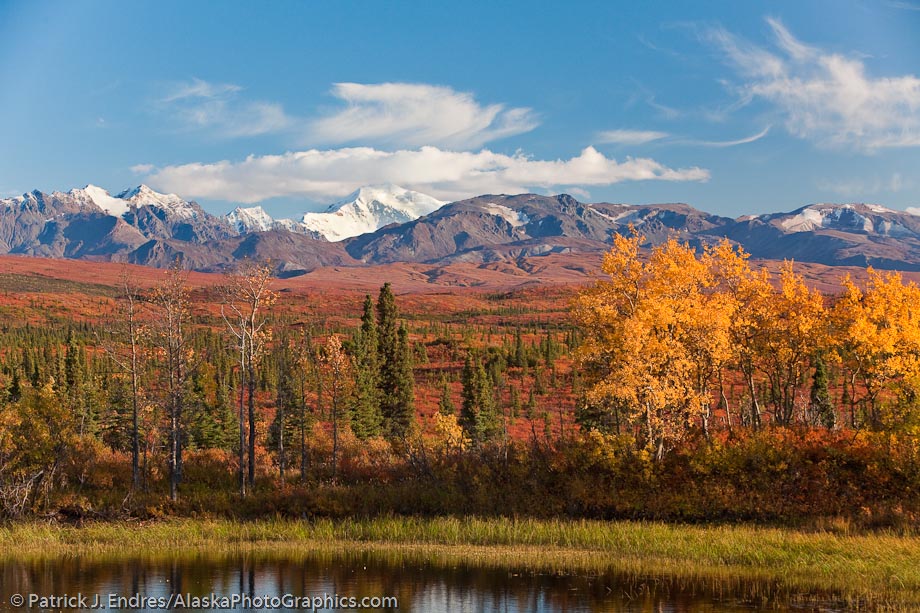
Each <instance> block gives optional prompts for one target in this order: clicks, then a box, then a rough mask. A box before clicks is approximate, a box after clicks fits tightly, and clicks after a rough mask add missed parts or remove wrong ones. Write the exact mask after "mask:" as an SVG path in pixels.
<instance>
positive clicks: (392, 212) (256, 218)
mask: <svg viewBox="0 0 920 613" xmlns="http://www.w3.org/2000/svg"><path fill="white" fill-rule="evenodd" d="M443 205H444V203H443V202H442V201H440V200H436V199H435V198H432V197H431V196H427V195H425V194H422V193H419V192H413V191H411V190H408V189H405V188H402V187H399V186H398V185H378V186H371V187H362V188H361V189H359V190H358V191H356V192H354V193H352V194H351V195H350V196H348V197H347V198H345V199H344V200H341V201H339V202H336V203H335V204H331V205H329V207H327V208H326V210H325V211H324V212H322V213H305V214H304V216H303V217H302V218H301V220H300V221H294V220H292V219H272V217H271V216H270V215H269V214H268V213H266V212H265V210H264V209H263V208H262V207H261V206H254V207H248V208H244V207H237V208H235V209H234V210H233V211H231V212H230V213H228V214H227V215H226V219H227V221H228V222H229V223H230V224H231V225H232V226H233V227H234V228H235V229H236V231H237V232H238V233H240V234H248V233H250V232H266V231H268V230H287V231H288V232H294V233H296V234H305V235H307V236H312V237H313V238H323V239H326V240H328V241H340V240H343V239H346V238H351V237H353V236H358V235H360V234H365V233H367V232H374V231H375V230H378V229H380V228H382V227H384V226H388V225H390V224H394V223H396V224H399V223H405V222H407V221H412V220H413V219H418V218H419V217H421V216H423V215H427V214H428V213H431V212H433V211H435V210H437V209H438V208H440V207H441V206H443Z"/></svg>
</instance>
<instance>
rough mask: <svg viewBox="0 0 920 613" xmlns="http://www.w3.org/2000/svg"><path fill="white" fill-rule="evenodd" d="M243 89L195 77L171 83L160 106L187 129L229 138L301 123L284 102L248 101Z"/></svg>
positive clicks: (259, 133) (255, 134)
mask: <svg viewBox="0 0 920 613" xmlns="http://www.w3.org/2000/svg"><path fill="white" fill-rule="evenodd" d="M242 91H243V88H242V87H240V86H239V85H235V84H233V83H211V82H208V81H204V80H202V79H192V80H190V81H183V82H179V83H173V84H171V86H169V87H168V88H167V91H166V92H165V93H164V94H163V95H162V96H161V97H160V98H159V99H158V100H157V103H156V107H157V108H158V109H159V110H161V111H164V112H167V113H168V114H169V115H170V117H171V118H172V119H174V120H175V121H178V122H179V124H180V125H181V127H182V128H183V129H204V130H208V131H210V132H211V133H213V134H216V135H217V136H221V137H226V138H235V137H246V136H258V135H261V134H270V133H278V132H282V131H285V130H289V129H291V128H292V127H293V126H294V125H296V124H297V123H298V120H297V119H295V118H293V117H290V116H289V115H288V114H287V113H285V111H284V108H283V107H282V106H281V105H280V104H277V103H274V102H266V101H261V100H255V101H252V100H246V99H244V98H243V97H242V96H241V92H242Z"/></svg>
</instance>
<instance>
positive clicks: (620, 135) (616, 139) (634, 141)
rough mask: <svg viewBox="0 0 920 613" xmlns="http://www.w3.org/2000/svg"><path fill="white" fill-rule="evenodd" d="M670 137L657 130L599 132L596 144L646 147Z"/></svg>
mask: <svg viewBox="0 0 920 613" xmlns="http://www.w3.org/2000/svg"><path fill="white" fill-rule="evenodd" d="M668 136H670V135H669V134H668V133H667V132H659V131H657V130H605V131H603V132H598V133H597V136H596V137H595V142H598V143H602V144H616V145H644V144H645V143H650V142H652V141H656V140H661V139H662V138H667V137H668Z"/></svg>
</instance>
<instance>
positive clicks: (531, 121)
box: [309, 83, 538, 149]
mask: <svg viewBox="0 0 920 613" xmlns="http://www.w3.org/2000/svg"><path fill="white" fill-rule="evenodd" d="M332 94H333V95H334V96H335V97H336V98H339V99H340V100H342V101H343V102H345V103H346V107H345V108H344V109H342V110H340V111H338V112H336V113H334V114H332V115H329V116H328V117H323V118H320V119H316V120H314V121H313V122H311V124H310V127H309V138H310V140H311V141H312V142H320V143H336V144H337V143H354V142H359V141H360V142H363V143H386V144H392V145H397V146H403V147H419V146H424V145H435V146H439V147H447V148H461V149H464V148H474V147H479V146H481V145H483V144H485V143H487V142H490V141H494V140H497V139H500V138H504V137H506V136H513V135H515V134H521V133H524V132H529V131H530V130H533V129H534V128H535V127H536V126H537V124H538V121H537V116H536V114H535V113H534V112H533V110H531V109H529V108H506V107H505V105H503V104H490V105H487V106H482V105H480V104H479V103H478V102H477V101H476V100H475V98H474V97H473V95H472V94H470V93H466V92H458V91H455V90H453V89H451V88H450V87H443V86H436V85H425V84H413V83H378V84H361V83H337V84H335V86H334V87H333V89H332Z"/></svg>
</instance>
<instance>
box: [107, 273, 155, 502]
mask: <svg viewBox="0 0 920 613" xmlns="http://www.w3.org/2000/svg"><path fill="white" fill-rule="evenodd" d="M120 285H121V290H122V294H121V295H120V296H119V297H118V299H117V302H116V313H115V317H116V321H117V324H116V326H115V327H114V329H112V330H111V331H112V332H114V336H116V337H117V342H116V344H115V345H111V346H110V345H109V344H106V343H103V345H102V346H103V347H104V348H105V350H106V354H108V356H109V359H110V360H112V362H113V363H114V364H115V366H117V367H118V369H119V370H121V371H122V372H123V373H125V374H126V375H127V376H128V377H129V379H130V383H131V487H132V489H135V490H136V489H138V487H139V486H140V427H139V423H138V421H139V411H140V406H139V405H140V393H141V390H140V370H141V361H142V359H143V354H144V352H143V343H142V341H143V338H144V335H145V334H146V327H145V326H144V325H143V323H142V322H141V320H140V317H139V316H140V311H141V299H140V296H139V294H140V290H139V289H138V287H137V286H136V285H135V284H134V283H133V282H132V280H131V276H130V274H129V273H128V268H127V266H125V267H123V268H122V271H121V280H120Z"/></svg>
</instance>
